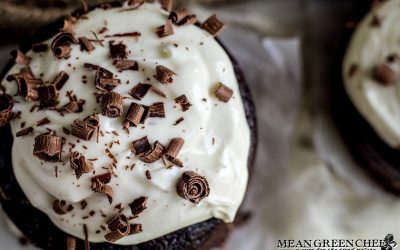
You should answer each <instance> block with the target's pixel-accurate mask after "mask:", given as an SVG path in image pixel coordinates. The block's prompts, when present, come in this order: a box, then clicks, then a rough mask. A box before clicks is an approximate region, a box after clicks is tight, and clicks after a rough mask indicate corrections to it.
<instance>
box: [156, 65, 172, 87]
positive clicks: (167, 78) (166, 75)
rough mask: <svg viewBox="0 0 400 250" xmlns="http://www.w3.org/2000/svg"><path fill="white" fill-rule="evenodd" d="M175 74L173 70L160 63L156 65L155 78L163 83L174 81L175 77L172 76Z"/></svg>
mask: <svg viewBox="0 0 400 250" xmlns="http://www.w3.org/2000/svg"><path fill="white" fill-rule="evenodd" d="M174 75H176V73H175V72H173V71H172V70H170V69H168V68H167V67H164V66H162V65H158V66H157V67H156V74H155V75H154V78H156V79H157V80H158V81H159V82H161V83H162V84H171V83H173V82H174V79H173V78H172V77H173V76H174Z"/></svg>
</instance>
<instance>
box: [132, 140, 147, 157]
mask: <svg viewBox="0 0 400 250" xmlns="http://www.w3.org/2000/svg"><path fill="white" fill-rule="evenodd" d="M131 150H132V152H133V153H134V154H135V155H137V156H143V155H144V154H146V152H149V151H150V150H151V145H150V143H149V140H148V139H147V136H145V137H143V138H140V139H138V140H136V141H134V142H132V148H131Z"/></svg>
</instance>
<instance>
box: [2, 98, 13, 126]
mask: <svg viewBox="0 0 400 250" xmlns="http://www.w3.org/2000/svg"><path fill="white" fill-rule="evenodd" d="M13 107H14V102H13V100H12V97H11V96H9V95H6V94H0V127H3V126H5V125H7V124H8V123H9V122H10V120H11V118H12V115H13V113H12V109H13Z"/></svg>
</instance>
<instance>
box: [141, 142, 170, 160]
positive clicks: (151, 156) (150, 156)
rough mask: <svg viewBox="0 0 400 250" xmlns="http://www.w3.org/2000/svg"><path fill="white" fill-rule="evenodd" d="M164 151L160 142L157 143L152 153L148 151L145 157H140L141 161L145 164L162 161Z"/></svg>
mask: <svg viewBox="0 0 400 250" xmlns="http://www.w3.org/2000/svg"><path fill="white" fill-rule="evenodd" d="M164 151H165V148H164V146H163V145H162V144H161V143H160V142H159V141H156V142H155V143H154V145H153V147H152V149H151V150H150V151H147V152H146V153H145V154H144V155H139V159H140V160H141V161H142V162H145V163H153V162H155V161H157V160H159V159H161V157H162V155H163V153H164Z"/></svg>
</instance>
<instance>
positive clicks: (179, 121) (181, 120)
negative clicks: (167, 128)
mask: <svg viewBox="0 0 400 250" xmlns="http://www.w3.org/2000/svg"><path fill="white" fill-rule="evenodd" d="M184 120H185V119H184V118H183V117H181V118H179V119H178V120H176V121H175V123H174V126H176V125H178V124H179V123H181V122H183V121H184Z"/></svg>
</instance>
